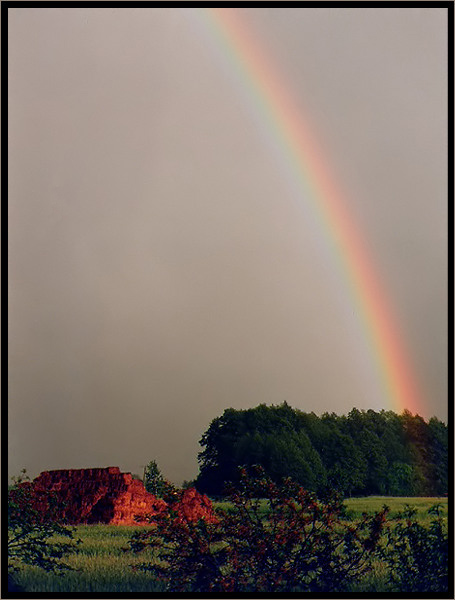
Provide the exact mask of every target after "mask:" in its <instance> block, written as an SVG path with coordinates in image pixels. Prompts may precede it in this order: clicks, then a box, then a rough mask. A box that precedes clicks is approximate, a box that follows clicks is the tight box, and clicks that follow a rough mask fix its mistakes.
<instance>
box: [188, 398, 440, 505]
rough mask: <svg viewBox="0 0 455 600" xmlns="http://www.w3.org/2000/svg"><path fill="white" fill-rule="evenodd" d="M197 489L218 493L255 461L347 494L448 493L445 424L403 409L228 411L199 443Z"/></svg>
mask: <svg viewBox="0 0 455 600" xmlns="http://www.w3.org/2000/svg"><path fill="white" fill-rule="evenodd" d="M199 443H200V445H201V446H202V448H203V450H202V451H201V452H200V453H199V455H198V460H199V465H200V471H199V475H198V477H197V479H196V481H195V485H196V487H197V489H198V490H199V491H201V492H204V493H206V494H209V495H212V496H222V495H223V494H224V491H225V487H226V484H227V483H228V482H232V483H234V484H235V483H236V482H237V481H238V478H239V467H241V466H249V465H261V466H262V467H263V469H264V470H265V472H266V473H267V475H268V476H269V477H270V478H271V479H272V480H274V481H276V482H279V481H281V480H282V479H283V478H286V477H291V478H292V479H293V480H294V481H296V482H298V483H299V484H300V485H302V486H303V487H305V488H306V489H308V490H310V491H315V492H319V493H323V492H325V491H327V490H328V489H335V490H338V491H339V492H341V493H342V494H344V495H346V496H367V495H388V496H442V495H444V494H447V490H448V428H447V425H446V424H445V423H444V422H442V421H440V420H439V419H437V418H436V417H432V418H431V419H430V420H429V421H428V422H426V421H425V420H424V419H423V418H422V417H421V416H419V415H413V414H412V413H411V412H409V411H408V410H405V411H404V412H403V413H402V414H401V415H398V414H396V413H394V412H393V411H384V410H381V411H380V412H376V411H374V410H366V411H364V410H357V409H356V408H354V409H352V410H351V411H350V412H349V414H348V415H347V416H346V415H341V416H339V415H337V414H335V413H330V414H329V413H324V414H323V415H321V416H317V415H316V414H315V413H313V412H311V413H305V412H302V411H300V410H297V409H294V408H292V407H291V406H289V405H288V404H287V403H286V402H284V403H283V404H281V405H278V406H274V405H272V406H266V405H265V404H261V405H259V406H257V407H255V408H251V409H245V410H236V409H233V408H229V409H226V410H225V411H224V413H223V414H222V415H221V416H220V417H217V418H215V419H214V420H213V421H212V422H211V423H210V425H209V427H208V429H207V431H206V432H205V433H204V434H203V436H202V439H201V440H200V442H199Z"/></svg>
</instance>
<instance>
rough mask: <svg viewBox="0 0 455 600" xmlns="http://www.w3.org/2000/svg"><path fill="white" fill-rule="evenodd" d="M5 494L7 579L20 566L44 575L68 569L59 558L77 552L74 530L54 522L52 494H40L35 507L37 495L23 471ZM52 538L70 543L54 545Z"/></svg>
mask: <svg viewBox="0 0 455 600" xmlns="http://www.w3.org/2000/svg"><path fill="white" fill-rule="evenodd" d="M13 481H14V485H13V486H12V487H11V489H9V490H8V572H9V574H10V575H11V574H12V573H13V572H14V571H18V570H19V569H20V568H21V566H22V565H23V564H27V565H33V566H36V567H40V568H41V569H43V570H45V571H56V572H63V571H64V570H68V569H72V567H70V566H69V565H67V564H66V563H64V562H62V560H61V559H62V558H63V557H64V556H65V555H66V554H68V553H70V552H75V551H76V550H77V544H78V543H79V542H80V540H75V539H74V529H73V528H69V527H66V526H64V525H62V524H61V523H59V522H58V520H57V518H56V514H57V505H56V501H55V498H53V496H52V494H45V495H44V494H42V496H43V497H42V498H41V497H40V498H39V500H40V501H39V503H38V505H40V506H41V507H42V510H38V509H37V508H35V507H36V506H37V493H36V492H35V491H34V489H33V485H32V484H31V483H30V481H29V478H28V477H27V475H26V473H25V470H23V471H22V475H21V476H20V477H19V478H13ZM55 536H63V537H65V538H68V539H69V540H70V542H62V541H56V539H55Z"/></svg>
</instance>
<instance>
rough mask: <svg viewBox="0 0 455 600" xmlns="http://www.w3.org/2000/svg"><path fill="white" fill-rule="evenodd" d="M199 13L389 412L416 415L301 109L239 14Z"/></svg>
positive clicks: (401, 358) (395, 340) (400, 358)
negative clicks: (268, 145) (294, 192)
mask: <svg viewBox="0 0 455 600" xmlns="http://www.w3.org/2000/svg"><path fill="white" fill-rule="evenodd" d="M200 11H201V15H202V19H203V20H204V21H205V23H206V27H208V28H209V30H210V31H211V33H212V34H214V35H215V37H216V41H215V43H216V45H217V46H221V51H222V52H223V53H224V54H226V55H227V57H228V60H229V63H230V65H231V66H230V67H229V69H231V70H232V71H233V72H234V76H235V77H236V78H238V80H239V83H240V84H241V86H242V87H243V88H244V90H245V91H246V92H247V94H248V96H249V98H250V100H251V102H253V103H254V109H255V112H256V114H257V115H258V117H259V119H260V126H261V127H264V128H267V129H268V130H269V134H271V135H272V136H273V138H274V141H275V145H276V146H278V147H279V152H280V154H281V159H282V160H284V161H285V162H286V163H288V167H289V168H290V169H291V170H292V177H293V179H294V180H295V181H294V184H295V183H296V184H297V185H298V187H299V189H300V195H301V196H303V194H302V191H305V194H304V199H305V200H304V201H305V202H310V203H311V210H312V211H313V212H314V213H315V215H316V218H317V220H318V222H319V223H320V227H321V228H322V229H323V230H325V232H324V234H325V235H326V237H327V238H328V241H329V246H330V248H331V254H332V260H333V261H334V263H335V264H336V265H337V268H338V269H340V270H341V272H342V277H343V280H344V281H345V282H346V285H347V286H348V289H349V294H350V297H351V299H352V302H353V305H354V306H355V307H356V311H357V312H358V314H359V316H360V320H361V328H362V331H363V332H364V335H365V336H366V341H367V344H368V347H369V348H371V355H372V361H373V365H374V367H375V369H376V371H377V373H378V381H379V385H380V386H381V388H382V390H383V391H382V393H383V394H384V402H385V403H387V404H388V405H389V406H387V408H390V409H392V410H395V411H396V412H402V411H403V410H405V409H408V410H410V411H411V412H413V413H418V414H420V415H422V414H423V413H422V409H423V407H424V404H423V402H422V398H421V395H420V392H419V389H420V386H419V384H418V381H417V377H416V375H415V373H413V370H412V368H411V365H410V362H409V360H408V353H407V352H406V350H405V344H404V341H403V340H404V338H403V336H402V334H401V332H400V328H399V327H398V324H397V322H396V320H395V318H394V316H393V312H392V310H391V307H390V302H389V300H388V298H387V296H386V294H385V291H384V289H383V286H382V285H381V282H380V278H379V276H378V274H377V269H376V268H375V266H374V264H373V262H372V260H371V258H370V256H369V252H368V250H367V247H366V244H365V242H364V240H363V239H362V235H361V232H360V228H359V227H358V226H356V224H355V222H354V219H353V216H352V214H350V213H349V211H348V209H347V202H346V201H345V200H344V198H343V193H342V191H341V190H340V186H339V185H337V184H336V182H335V181H333V177H332V174H331V172H330V169H329V167H328V165H327V160H325V159H324V155H323V153H322V151H321V148H320V147H319V146H320V145H319V144H318V142H317V140H316V138H315V135H314V133H313V132H312V131H311V127H310V125H309V123H308V119H305V118H304V115H303V114H302V108H301V107H300V106H297V104H296V102H295V101H294V100H293V98H292V96H291V94H290V91H289V86H287V85H285V83H284V82H283V81H282V79H281V78H280V75H279V71H278V69H276V68H274V66H273V63H272V60H271V58H270V56H268V55H267V54H266V52H265V50H264V48H263V46H262V45H261V44H260V43H259V42H258V40H257V39H255V37H254V35H253V32H252V31H251V28H250V27H249V26H248V24H247V23H246V22H245V21H244V20H243V19H242V18H241V17H240V15H239V13H238V11H236V10H235V9H232V8H204V9H200Z"/></svg>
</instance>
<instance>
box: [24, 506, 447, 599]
mask: <svg viewBox="0 0 455 600" xmlns="http://www.w3.org/2000/svg"><path fill="white" fill-rule="evenodd" d="M345 504H346V507H347V517H348V518H349V519H352V520H356V519H357V518H359V517H360V515H361V514H362V512H367V513H372V512H374V511H376V510H379V509H381V508H382V506H383V505H384V504H386V505H387V506H389V507H390V509H391V513H390V516H391V517H394V516H395V515H396V514H397V513H398V512H400V511H401V510H403V508H404V507H405V506H406V504H409V505H410V506H413V507H415V508H416V509H417V510H418V512H417V518H418V520H419V522H420V523H422V524H423V525H425V526H426V525H429V522H430V517H429V516H428V515H427V512H426V511H427V510H428V509H429V508H430V507H431V506H433V505H434V504H441V505H442V506H443V514H444V516H445V518H447V498H395V497H379V496H370V497H367V498H351V499H348V500H346V502H345ZM215 505H216V506H220V507H223V508H227V507H228V503H227V502H219V503H215ZM136 529H139V528H137V527H127V526H115V525H81V526H78V527H77V528H76V537H78V538H80V539H81V540H82V543H81V544H80V546H79V552H78V553H77V554H74V555H71V556H69V557H68V558H67V560H66V562H67V563H68V564H70V565H71V566H72V567H74V568H76V569H77V571H70V572H67V573H65V574H64V575H62V576H59V575H56V574H52V573H45V572H43V571H41V570H39V569H37V568H33V567H27V566H26V567H24V569H23V570H22V571H21V572H19V573H18V574H17V575H16V581H17V583H18V584H19V585H21V586H22V587H23V588H24V590H25V591H26V592H41V593H67V592H70V593H71V592H76V593H80V592H86V593H87V592H88V593H90V592H93V593H103V592H104V593H141V592H161V591H163V587H162V586H161V585H160V583H159V582H157V581H156V580H154V579H153V577H152V576H151V575H149V574H148V573H142V572H135V571H133V569H132V568H131V567H132V566H133V565H134V564H138V563H141V562H144V559H146V555H144V554H142V555H140V556H135V555H134V554H133V553H131V552H124V551H123V550H122V548H124V547H126V546H127V542H128V540H129V538H130V537H131V535H132V533H133V531H135V530H136ZM351 591H352V592H353V593H362V592H373V593H374V592H376V593H378V592H383V593H384V592H390V591H391V590H390V589H389V588H388V587H387V584H386V572H385V568H384V565H382V564H381V563H379V562H378V563H376V564H375V565H374V569H373V571H372V572H371V573H369V574H368V575H367V576H365V577H364V578H363V579H362V580H361V581H359V582H357V583H356V584H355V586H352V589H351Z"/></svg>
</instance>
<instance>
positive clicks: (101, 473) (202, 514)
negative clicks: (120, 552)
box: [23, 467, 216, 525]
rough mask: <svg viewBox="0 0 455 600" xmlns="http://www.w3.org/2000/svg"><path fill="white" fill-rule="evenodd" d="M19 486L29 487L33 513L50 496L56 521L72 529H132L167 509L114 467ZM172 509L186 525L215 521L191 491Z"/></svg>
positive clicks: (52, 475) (46, 476)
mask: <svg viewBox="0 0 455 600" xmlns="http://www.w3.org/2000/svg"><path fill="white" fill-rule="evenodd" d="M23 485H28V486H30V487H31V490H32V492H33V499H34V500H33V504H34V508H36V510H38V511H40V510H43V512H44V510H45V507H46V506H47V502H48V498H49V497H50V496H52V499H53V501H54V502H56V503H57V514H58V518H59V519H61V520H62V521H64V522H66V523H68V524H72V525H78V524H83V523H86V524H90V523H106V524H112V525H136V524H138V523H139V524H141V523H146V522H147V521H146V520H145V515H155V514H158V513H161V512H163V511H165V510H167V508H168V505H167V503H166V502H165V501H164V500H162V499H161V498H157V497H156V496H154V495H153V494H150V493H149V492H147V491H146V489H145V488H144V484H143V483H142V481H139V480H137V479H133V477H132V475H131V473H121V472H120V469H119V468H118V467H108V468H105V469H104V468H102V469H62V470H58V471H44V472H43V473H41V474H40V475H39V476H38V477H37V478H36V479H34V480H33V481H32V482H31V483H28V484H23ZM172 508H173V510H175V511H177V513H178V515H179V517H180V518H184V519H187V520H190V521H194V520H198V519H200V518H204V519H206V520H208V521H212V522H213V521H214V520H216V518H215V514H214V511H213V507H212V503H211V501H210V499H209V498H208V497H207V496H205V495H203V494H200V493H199V492H197V491H196V490H195V489H194V488H190V489H188V490H185V491H184V492H183V494H181V495H180V497H179V498H178V500H176V502H175V503H173V504H172ZM135 517H138V519H139V520H137V519H135ZM141 517H142V519H141Z"/></svg>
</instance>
